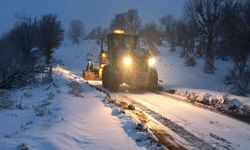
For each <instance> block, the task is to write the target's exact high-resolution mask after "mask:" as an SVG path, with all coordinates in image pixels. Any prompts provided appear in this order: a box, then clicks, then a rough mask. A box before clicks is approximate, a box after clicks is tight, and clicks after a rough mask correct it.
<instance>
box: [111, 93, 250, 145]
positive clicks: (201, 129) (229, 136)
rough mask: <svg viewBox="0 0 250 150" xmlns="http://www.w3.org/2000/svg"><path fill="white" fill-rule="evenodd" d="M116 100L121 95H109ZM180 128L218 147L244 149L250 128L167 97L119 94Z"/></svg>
mask: <svg viewBox="0 0 250 150" xmlns="http://www.w3.org/2000/svg"><path fill="white" fill-rule="evenodd" d="M113 95H114V97H119V96H120V95H121V94H120V93H118V94H113ZM122 95H124V96H126V97H128V98H130V99H132V100H134V101H136V102H138V103H140V104H142V105H143V106H146V107H147V108H149V109H151V110H153V111H155V112H157V113H159V114H161V115H162V116H164V117H166V118H168V119H169V120H171V121H172V122H174V123H176V124H178V125H179V126H182V127H184V128H185V129H186V130H187V131H189V132H190V133H192V134H194V135H196V136H197V137H199V138H201V139H203V140H204V141H206V142H208V143H210V144H211V145H213V146H215V147H217V146H222V147H221V148H230V147H231V146H232V147H231V148H233V149H234V148H236V149H242V150H244V149H248V148H249V146H250V144H249V143H250V126H249V124H246V123H243V122H240V121H238V120H235V119H232V118H230V117H227V116H224V115H221V114H219V113H215V112H211V111H209V110H206V109H202V108H199V107H196V106H193V105H191V104H188V103H185V102H182V101H178V100H175V99H173V98H171V97H167V96H164V95H159V94H155V93H144V94H141V93H140V94H131V93H129V94H122Z"/></svg>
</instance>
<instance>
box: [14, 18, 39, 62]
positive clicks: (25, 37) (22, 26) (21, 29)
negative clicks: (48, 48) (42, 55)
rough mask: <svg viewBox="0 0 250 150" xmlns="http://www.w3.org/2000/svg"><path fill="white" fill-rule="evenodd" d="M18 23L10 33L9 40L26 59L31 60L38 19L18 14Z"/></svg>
mask: <svg viewBox="0 0 250 150" xmlns="http://www.w3.org/2000/svg"><path fill="white" fill-rule="evenodd" d="M16 17H17V19H18V20H17V22H16V24H15V26H14V27H13V29H11V31H10V33H9V38H10V40H11V41H12V42H13V44H14V45H15V46H16V48H17V49H20V50H21V51H22V54H23V56H24V57H26V58H29V57H30V54H31V49H32V48H33V47H34V46H35V34H36V29H37V28H36V27H37V23H36V19H32V18H31V17H30V16H27V15H25V14H17V15H16Z"/></svg>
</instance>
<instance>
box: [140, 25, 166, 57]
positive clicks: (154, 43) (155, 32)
mask: <svg viewBox="0 0 250 150" xmlns="http://www.w3.org/2000/svg"><path fill="white" fill-rule="evenodd" d="M140 35H141V36H142V40H143V42H144V44H145V46H146V47H147V48H148V49H149V50H151V51H152V52H153V53H157V52H158V51H157V48H158V46H159V45H161V44H162V36H161V32H160V31H159V29H158V28H157V25H156V24H154V23H151V24H146V25H145V27H144V28H143V29H142V30H141V34H140Z"/></svg>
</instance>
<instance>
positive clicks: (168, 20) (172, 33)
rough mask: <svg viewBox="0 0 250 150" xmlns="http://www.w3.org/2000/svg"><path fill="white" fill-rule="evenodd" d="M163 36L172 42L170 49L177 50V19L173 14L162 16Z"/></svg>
mask: <svg viewBox="0 0 250 150" xmlns="http://www.w3.org/2000/svg"><path fill="white" fill-rule="evenodd" d="M160 24H161V30H162V31H163V33H162V36H163V38H164V39H165V40H167V41H168V42H169V44H170V48H171V49H170V50H171V51H173V52H174V51H175V48H176V44H177V43H176V20H175V19H174V17H173V16H171V15H166V16H164V17H162V18H160Z"/></svg>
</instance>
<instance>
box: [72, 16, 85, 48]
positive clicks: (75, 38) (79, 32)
mask: <svg viewBox="0 0 250 150" xmlns="http://www.w3.org/2000/svg"><path fill="white" fill-rule="evenodd" d="M84 34H85V32H84V24H83V23H82V21H81V20H73V21H71V23H70V27H69V30H68V36H69V39H70V40H71V41H72V43H73V44H79V43H80V40H81V39H83V37H84Z"/></svg>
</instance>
